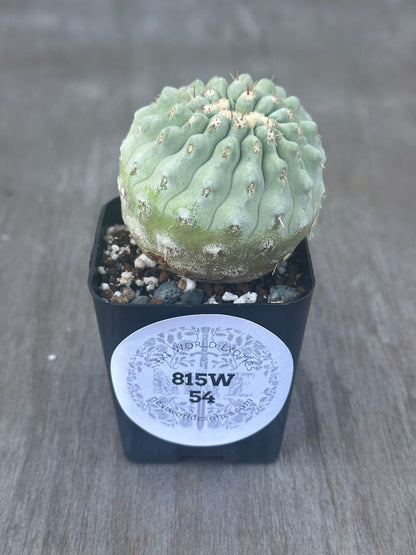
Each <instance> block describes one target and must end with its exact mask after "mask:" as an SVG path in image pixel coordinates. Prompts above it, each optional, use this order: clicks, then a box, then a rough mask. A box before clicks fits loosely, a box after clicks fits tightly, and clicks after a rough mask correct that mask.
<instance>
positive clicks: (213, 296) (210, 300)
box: [205, 295, 218, 304]
mask: <svg viewBox="0 0 416 555" xmlns="http://www.w3.org/2000/svg"><path fill="white" fill-rule="evenodd" d="M205 304H218V303H217V301H216V299H215V295H212V297H210V298H209V299H208V300H207V302H206V303H205Z"/></svg>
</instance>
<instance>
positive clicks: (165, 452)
mask: <svg viewBox="0 0 416 555" xmlns="http://www.w3.org/2000/svg"><path fill="white" fill-rule="evenodd" d="M119 223H122V218H121V209H120V201H119V199H118V198H116V199H114V200H112V201H110V202H109V203H107V204H106V205H105V206H104V208H103V209H102V211H101V214H100V218H99V221H98V226H97V232H96V236H95V241H94V245H93V249H92V255H91V260H90V269H89V278H88V285H89V289H90V292H91V295H92V297H93V301H94V306H95V312H96V316H97V322H98V327H99V331H100V336H101V341H102V346H103V351H104V357H105V362H106V365H107V370H108V374H109V377H110V384H111V388H112V393H113V398H114V405H115V410H116V415H117V420H118V425H119V429H120V435H121V440H122V444H123V449H124V452H125V455H126V456H127V457H128V458H129V459H130V460H133V461H136V462H172V461H178V460H181V459H188V458H206V457H208V458H220V459H224V460H226V461H230V462H270V461H273V460H275V459H276V458H277V456H278V454H279V450H280V446H281V442H282V438H283V432H284V427H285V423H286V417H287V413H288V407H289V401H290V394H291V390H292V387H293V379H292V378H291V377H290V384H289V386H288V392H287V394H286V395H285V400H284V402H283V404H282V407H281V409H280V410H279V412H278V414H276V415H275V416H274V417H273V419H272V420H271V421H269V422H267V423H266V424H265V425H264V426H263V427H261V428H260V429H259V430H256V431H254V432H253V433H250V435H248V436H247V437H242V439H237V440H235V441H231V442H229V443H227V442H224V441H222V442H219V443H220V444H218V445H212V444H209V445H195V444H190V443H192V442H188V441H187V438H186V435H187V433H188V431H187V430H189V429H190V426H191V425H190V424H189V423H188V424H189V425H188V424H186V425H185V423H183V428H181V430H180V439H179V440H178V434H176V435H175V440H174V441H171V440H170V436H169V425H167V427H166V434H165V433H163V434H162V436H164V437H163V439H162V438H161V437H160V434H155V433H153V432H152V430H150V432H149V431H146V430H145V429H144V428H146V427H147V428H148V429H149V427H148V426H144V428H143V427H142V426H140V425H138V423H137V422H134V421H133V420H132V418H130V417H129V416H128V415H127V414H126V411H125V407H124V410H123V408H122V407H121V405H120V402H119V399H118V398H117V395H116V392H115V388H114V383H113V380H112V377H111V359H112V356H113V353H114V351H115V350H116V348H117V347H118V346H119V345H120V343H122V342H123V341H124V340H126V338H127V337H128V336H130V335H131V334H133V332H137V330H141V329H143V328H144V327H146V326H149V325H150V324H154V326H153V327H151V328H146V329H149V330H153V332H152V333H153V334H154V335H155V336H156V335H157V330H158V327H157V326H158V325H164V326H166V322H165V321H166V320H167V319H171V318H175V317H179V316H190V315H202V314H205V315H218V319H219V321H221V322H222V319H221V317H222V316H224V315H225V316H233V317H237V318H241V319H243V320H245V321H247V320H248V321H249V322H253V323H254V326H255V325H257V328H259V329H260V326H261V328H262V329H263V330H268V331H264V333H266V334H267V333H270V332H271V333H272V334H273V337H277V338H279V339H280V340H281V342H283V343H284V345H285V346H287V348H288V350H289V351H290V354H291V359H292V360H293V372H294V371H295V369H296V365H297V362H298V358H299V354H300V350H301V345H302V340H303V335H304V331H305V326H306V319H307V315H308V311H309V306H310V303H311V298H312V292H313V288H314V285H315V280H314V275H313V269H312V264H311V260H310V255H309V250H308V245H307V241H306V239H305V240H304V241H303V242H302V243H301V244H300V245H299V246H298V247H297V249H296V255H297V256H298V258H300V259H301V260H302V265H303V267H302V273H303V275H304V277H305V283H306V286H307V292H306V294H304V295H303V296H302V297H300V298H299V299H297V300H295V301H292V302H289V303H284V304H274V303H273V304H223V305H207V304H204V305H198V306H186V305H181V304H174V305H153V304H152V305H150V304H148V305H132V304H124V305H122V304H113V303H109V302H107V301H105V300H104V299H103V298H102V297H100V296H99V295H98V294H97V289H98V286H99V283H100V279H99V274H98V271H97V267H98V265H99V258H100V253H101V248H102V240H103V235H104V232H105V230H106V229H107V228H108V227H109V226H112V225H115V224H119ZM195 318H197V316H195ZM198 318H199V316H198ZM188 320H189V319H188ZM188 320H187V319H185V320H184V321H185V322H187V321H188ZM172 322H174V320H172ZM225 322H228V320H225ZM235 322H237V323H238V321H237V320H235ZM157 323H159V324H157ZM247 325H251V324H247ZM244 337H245V338H246V339H245V341H247V338H251V336H250V334H248V335H247V334H246V335H245V336H244ZM269 337H270V338H271V337H272V336H271V335H270V336H269ZM279 339H276V341H279ZM271 343H273V340H271ZM265 345H266V344H265ZM266 347H267V346H266ZM218 349H219V348H218ZM223 349H224V346H223ZM219 352H220V351H219V350H218V352H216V353H215V356H217V355H218V353H219ZM113 362H114V360H113ZM188 370H192V368H191V369H187V368H184V369H183V372H182V374H183V376H186V375H187V373H189V372H188ZM246 370H247V368H246ZM248 370H250V368H248ZM146 371H148V372H151V371H152V369H151V368H149V369H148V370H147V369H145V370H144V372H146ZM259 371H260V369H259ZM246 374H248V372H247V371H246ZM201 375H202V374H200V375H199V376H201ZM209 375H210V373H209V372H208V373H205V374H203V376H209ZM228 375H231V374H228ZM181 379H182V382H183V380H184V379H189V380H190V379H191V378H183V377H182V378H181ZM279 379H280V378H279ZM171 381H172V380H171ZM179 381H180V380H179ZM202 381H204V378H202ZM277 381H279V380H277ZM283 381H284V380H283ZM275 383H277V382H275ZM188 385H190V382H189V383H188ZM193 387H194V389H193V390H192V391H193V395H194V399H193V401H195V400H196V401H198V391H195V388H197V386H196V385H193ZM192 391H191V392H190V395H191V394H192ZM266 391H267V392H268V391H269V390H268V389H267V390H266ZM210 393H211V392H210ZM195 394H196V395H195ZM202 395H203V392H202ZM200 397H201V393H200V394H199V398H200ZM245 398H246V399H248V398H249V396H247V394H246V397H245ZM155 399H156V397H155ZM165 399H167V398H166V397H165ZM199 401H200V402H199V403H196V404H198V405H199V406H202V404H204V402H209V396H206V398H205V401H204V400H203V401H201V400H200V399H199ZM155 402H156V401H155ZM164 402H165V401H164ZM245 402H246V403H248V401H247V400H246V401H245ZM157 403H158V406H157V407H156V408H157V409H158V410H159V411H160V410H164V411H165V413H166V415H167V414H168V412H166V411H169V412H170V413H172V410H171V409H170V408H169V407H168V403H167V401H166V406H164V405H163V404H161V403H160V401H157ZM206 406H207V407H208V405H206ZM189 407H191V408H192V409H193V408H194V405H191V404H190V405H189ZM154 408H155V407H154ZM152 410H153V409H152ZM198 410H199V409H198ZM127 412H129V411H127ZM165 413H164V414H165ZM151 416H152V418H154V417H155V414H151ZM188 417H189V415H188ZM189 418H190V417H189ZM195 418H196V417H195ZM204 418H206V417H204ZM218 418H219V417H218ZM240 420H241V419H240ZM237 424H238V426H239V429H240V430H244V425H245V423H244V422H239V423H234V424H232V426H234V425H236V426H237ZM195 425H196V424H195ZM207 425H208V424H207ZM210 425H211V424H210ZM212 425H213V426H214V428H213V430H212V433H213V434H214V436H215V433H216V431H215V430H216V428H215V426H217V427H218V426H220V425H221V423H220V422H219V421H217V422H216V424H215V425H214V424H212ZM192 426H194V424H192ZM217 429H218V428H217ZM239 435H240V436H241V435H243V436H244V432H241V431H240V432H239ZM211 443H212V442H211ZM214 443H215V440H214Z"/></svg>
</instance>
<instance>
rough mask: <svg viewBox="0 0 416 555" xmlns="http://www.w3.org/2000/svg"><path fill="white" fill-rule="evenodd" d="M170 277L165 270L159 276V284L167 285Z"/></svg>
mask: <svg viewBox="0 0 416 555" xmlns="http://www.w3.org/2000/svg"><path fill="white" fill-rule="evenodd" d="M168 279H169V276H168V273H167V272H166V271H165V270H163V271H162V272H160V274H159V283H165V281H168Z"/></svg>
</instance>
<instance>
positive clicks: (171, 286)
mask: <svg viewBox="0 0 416 555" xmlns="http://www.w3.org/2000/svg"><path fill="white" fill-rule="evenodd" d="M181 296H182V291H181V290H180V289H178V287H176V283H175V282H174V281H173V280H171V279H170V280H169V281H166V282H165V283H161V284H160V285H159V287H158V288H157V289H156V291H155V294H154V295H153V298H155V299H161V300H162V301H163V302H164V303H165V304H174V303H176V301H179V299H180V298H181Z"/></svg>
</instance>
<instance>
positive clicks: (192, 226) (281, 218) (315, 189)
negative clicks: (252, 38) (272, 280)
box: [118, 74, 325, 283]
mask: <svg viewBox="0 0 416 555" xmlns="http://www.w3.org/2000/svg"><path fill="white" fill-rule="evenodd" d="M324 162H325V153H324V150H323V148H322V146H321V140H320V137H319V135H318V133H317V126H316V124H315V123H314V122H313V121H312V119H311V117H310V116H309V114H307V113H306V112H305V110H304V108H303V107H302V106H301V104H300V102H299V100H298V98H296V97H294V96H286V92H285V90H284V89H283V88H281V87H279V86H276V85H275V84H274V83H273V81H272V80H269V79H261V80H260V81H258V82H253V80H252V78H251V77H250V75H248V74H243V75H237V77H236V78H235V79H233V81H232V83H231V84H229V83H228V82H227V80H226V79H224V78H222V77H213V78H212V79H210V80H209V81H208V83H207V84H206V85H205V84H204V83H203V82H202V81H200V80H196V81H194V82H193V83H191V84H190V85H188V86H186V87H182V88H179V89H176V88H172V87H166V88H164V89H163V90H162V92H161V94H160V96H159V97H158V98H157V99H156V101H155V102H153V103H152V104H150V105H149V106H146V107H144V108H142V109H140V110H138V111H137V112H136V114H135V116H134V121H133V124H132V126H131V129H130V131H129V133H128V135H127V137H126V138H125V140H124V141H123V143H122V145H121V154H120V175H119V179H118V188H119V193H120V197H121V205H122V213H123V219H124V222H125V224H126V225H127V227H128V229H129V230H130V232H131V234H132V235H133V237H134V239H135V240H136V242H137V244H138V245H139V246H140V247H141V249H142V250H143V252H145V253H146V254H147V255H149V256H150V257H151V258H153V259H155V260H157V261H158V262H160V263H161V264H162V265H164V266H165V267H167V268H169V269H171V270H172V271H174V272H176V273H177V274H179V275H184V276H188V277H191V278H193V279H197V280H201V281H217V282H234V283H238V282H243V281H250V280H252V279H255V278H257V277H259V276H261V275H263V274H265V273H267V272H270V271H272V270H273V268H274V267H275V266H276V264H278V263H279V262H281V261H282V260H283V259H285V258H287V257H288V256H289V255H290V254H291V252H292V251H293V250H294V249H295V247H296V246H297V245H298V244H299V243H300V241H301V240H302V239H303V238H304V237H305V236H306V235H307V234H308V232H309V231H310V230H311V228H312V226H313V225H314V223H315V221H316V218H317V216H318V213H319V210H320V208H321V204H322V200H323V197H324V190H325V189H324V184H323V181H322V168H323V167H324Z"/></svg>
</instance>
